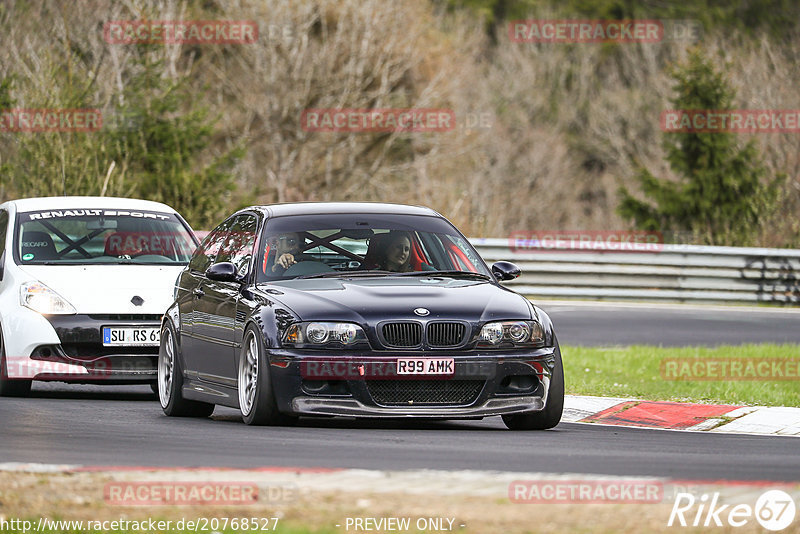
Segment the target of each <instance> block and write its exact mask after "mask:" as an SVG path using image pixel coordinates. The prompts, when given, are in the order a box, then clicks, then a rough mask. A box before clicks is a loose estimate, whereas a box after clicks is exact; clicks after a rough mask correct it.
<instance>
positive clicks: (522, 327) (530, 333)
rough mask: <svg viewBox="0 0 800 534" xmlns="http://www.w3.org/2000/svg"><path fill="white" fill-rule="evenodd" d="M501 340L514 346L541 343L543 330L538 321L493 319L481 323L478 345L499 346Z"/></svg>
mask: <svg viewBox="0 0 800 534" xmlns="http://www.w3.org/2000/svg"><path fill="white" fill-rule="evenodd" d="M503 342H505V343H506V344H508V343H509V342H510V343H513V344H514V345H515V346H536V345H541V344H542V343H544V330H543V329H542V325H541V324H539V321H494V322H491V323H486V324H485V325H483V328H482V329H481V334H480V336H479V337H478V346H480V347H499V346H501V345H502V344H503Z"/></svg>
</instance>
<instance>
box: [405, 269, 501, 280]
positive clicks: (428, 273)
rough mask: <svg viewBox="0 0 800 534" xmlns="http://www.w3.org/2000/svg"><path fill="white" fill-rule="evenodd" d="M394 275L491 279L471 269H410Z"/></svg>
mask: <svg viewBox="0 0 800 534" xmlns="http://www.w3.org/2000/svg"><path fill="white" fill-rule="evenodd" d="M394 274H395V275H396V276H463V277H466V278H482V279H484V280H491V279H492V277H491V276H488V275H485V274H483V273H473V272H472V271H412V272H410V273H394Z"/></svg>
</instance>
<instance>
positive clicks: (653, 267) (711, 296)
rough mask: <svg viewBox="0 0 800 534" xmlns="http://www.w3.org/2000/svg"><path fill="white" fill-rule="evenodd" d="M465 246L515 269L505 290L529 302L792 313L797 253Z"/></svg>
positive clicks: (796, 300)
mask: <svg viewBox="0 0 800 534" xmlns="http://www.w3.org/2000/svg"><path fill="white" fill-rule="evenodd" d="M470 242H471V243H472V244H473V245H474V246H475V247H476V248H477V250H478V252H479V253H480V254H481V256H483V258H484V259H485V260H486V262H487V263H489V265H491V264H492V263H493V262H495V261H498V260H506V261H511V262H514V263H516V264H517V265H518V266H519V267H520V268H521V269H522V276H520V277H519V278H517V279H516V280H513V281H511V282H506V284H507V285H508V286H509V287H511V288H513V289H514V290H515V291H517V292H519V293H522V294H524V295H526V296H530V297H540V298H582V299H592V300H637V301H672V302H715V303H739V304H757V303H773V304H788V305H795V306H797V305H800V250H792V249H773V248H744V247H706V246H698V245H663V247H662V250H660V251H658V252H612V251H597V250H590V251H587V250H585V249H580V248H569V247H566V248H559V249H558V250H537V249H524V248H520V249H517V250H512V248H511V247H510V245H511V244H512V243H510V242H509V240H508V239H488V238H475V239H470Z"/></svg>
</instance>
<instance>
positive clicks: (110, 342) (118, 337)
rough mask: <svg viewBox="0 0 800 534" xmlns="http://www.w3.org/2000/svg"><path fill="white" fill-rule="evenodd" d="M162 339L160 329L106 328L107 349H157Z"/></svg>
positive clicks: (135, 327) (140, 327) (104, 336)
mask: <svg viewBox="0 0 800 534" xmlns="http://www.w3.org/2000/svg"><path fill="white" fill-rule="evenodd" d="M160 338H161V332H160V331H159V328H158V327H151V326H146V327H145V326H104V327H103V346H105V347H157V346H158V344H159V341H160Z"/></svg>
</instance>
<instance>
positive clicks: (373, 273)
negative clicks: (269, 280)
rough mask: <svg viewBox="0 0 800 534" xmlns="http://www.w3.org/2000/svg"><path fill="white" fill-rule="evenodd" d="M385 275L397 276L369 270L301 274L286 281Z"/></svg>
mask: <svg viewBox="0 0 800 534" xmlns="http://www.w3.org/2000/svg"><path fill="white" fill-rule="evenodd" d="M387 274H397V273H393V272H391V271H378V270H370V271H334V272H328V273H314V274H303V275H300V276H295V277H294V278H288V279H287V280H305V279H308V278H338V277H342V278H352V277H362V276H386V275H387Z"/></svg>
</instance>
